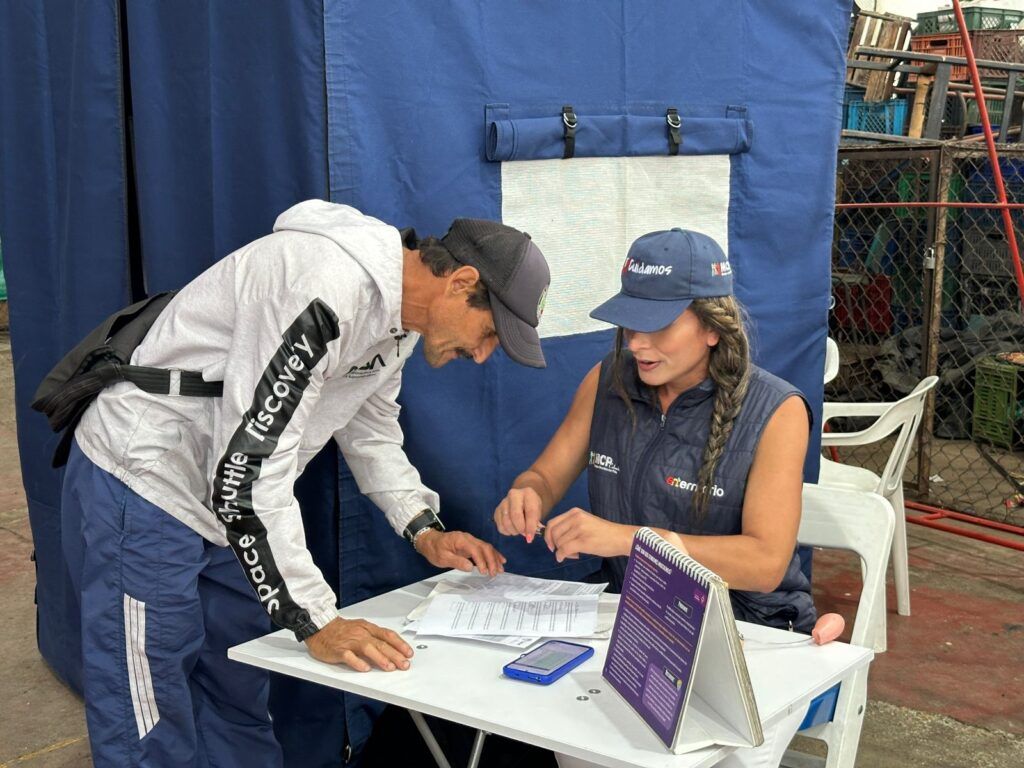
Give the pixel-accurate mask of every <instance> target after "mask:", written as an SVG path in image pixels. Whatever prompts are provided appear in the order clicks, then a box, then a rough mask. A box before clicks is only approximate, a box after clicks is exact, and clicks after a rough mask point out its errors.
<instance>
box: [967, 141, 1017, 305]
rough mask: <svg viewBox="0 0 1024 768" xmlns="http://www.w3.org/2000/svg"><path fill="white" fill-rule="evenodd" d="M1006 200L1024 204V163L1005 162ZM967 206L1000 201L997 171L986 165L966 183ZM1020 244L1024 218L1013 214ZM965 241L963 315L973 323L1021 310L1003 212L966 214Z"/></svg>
mask: <svg viewBox="0 0 1024 768" xmlns="http://www.w3.org/2000/svg"><path fill="white" fill-rule="evenodd" d="M999 170H1000V172H1001V173H1002V176H1003V185H1004V186H1005V188H1006V197H1007V200H1009V201H1010V202H1024V161H1021V160H1019V159H1011V158H1003V159H1000V161H999ZM964 200H965V201H967V202H978V203H992V202H995V201H996V192H995V179H994V178H993V175H992V168H991V167H990V166H989V165H988V164H985V165H983V166H979V167H977V168H975V169H974V171H972V172H971V173H970V174H969V175H968V176H967V179H966V180H965V188H964ZM1010 216H1011V219H1012V220H1013V223H1014V228H1015V230H1016V232H1017V238H1018V241H1019V242H1022V243H1024V238H1022V237H1021V235H1022V233H1024V212H1022V211H1020V210H1013V211H1011V212H1010ZM961 225H962V227H963V237H962V242H961V248H960V260H961V272H962V274H961V291H962V300H963V302H962V303H963V314H964V316H965V317H966V318H968V320H969V321H970V319H971V318H973V317H976V316H990V315H993V314H996V313H997V312H1001V311H1007V310H1010V311H1015V310H1018V309H1019V307H1020V302H1019V300H1018V296H1017V282H1016V278H1015V275H1014V270H1013V264H1012V261H1011V257H1010V251H1009V246H1008V244H1007V241H1006V235H1005V227H1004V224H1003V215H1002V212H1001V211H999V210H998V209H994V208H968V209H966V210H965V211H964V212H963V220H962V223H961Z"/></svg>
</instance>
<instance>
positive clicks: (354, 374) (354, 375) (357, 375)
mask: <svg viewBox="0 0 1024 768" xmlns="http://www.w3.org/2000/svg"><path fill="white" fill-rule="evenodd" d="M386 365H387V363H385V362H384V357H383V356H381V355H374V356H373V358H372V359H371V360H370V361H369V362H366V363H363V364H362V365H353V366H352V367H351V368H349V369H348V373H346V374H345V378H346V379H365V378H366V377H367V376H376V375H377V374H378V373H380V368H384V367H385V366H386ZM378 366H379V367H378Z"/></svg>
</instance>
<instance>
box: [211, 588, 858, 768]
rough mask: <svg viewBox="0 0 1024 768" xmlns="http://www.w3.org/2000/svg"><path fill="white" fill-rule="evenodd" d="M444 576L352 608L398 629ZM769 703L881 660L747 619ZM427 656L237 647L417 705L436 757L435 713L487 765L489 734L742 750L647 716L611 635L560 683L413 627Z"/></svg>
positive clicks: (654, 751) (613, 749)
mask: <svg viewBox="0 0 1024 768" xmlns="http://www.w3.org/2000/svg"><path fill="white" fill-rule="evenodd" d="M435 581H436V577H435V578H433V579H427V580H424V581H421V582H417V583H415V584H410V585H409V586H407V587H402V588H400V589H396V590H394V591H392V592H388V593H386V594H383V595H378V596H377V597H374V598H371V599H370V600H364V601H363V602H361V603H356V604H355V605H351V606H349V607H348V608H346V609H345V610H344V611H343V614H344V615H345V617H346V618H362V619H366V620H367V621H372V622H373V623H375V624H379V625H381V626H384V627H388V628H390V629H393V630H395V631H399V632H400V631H401V629H402V623H403V619H404V618H405V616H406V615H408V613H409V612H410V611H411V610H412V609H413V608H415V607H416V606H417V605H418V604H419V603H420V601H421V600H423V598H424V597H426V596H427V594H428V593H429V592H430V590H431V589H432V587H433V584H434V582H435ZM738 625H739V629H740V632H741V633H742V634H743V635H744V637H745V638H746V642H745V645H744V652H745V654H746V658H747V666H748V668H749V671H750V678H751V683H752V685H753V688H754V695H755V698H756V699H757V706H758V710H759V712H760V715H761V719H762V721H763V723H764V725H765V726H766V727H768V726H771V725H772V724H774V723H776V722H778V721H779V720H780V719H782V718H783V717H785V716H786V715H787V714H789V713H790V712H793V711H795V710H796V709H798V708H805V707H806V706H807V705H808V703H809V702H810V701H811V700H812V699H813V698H814V697H815V696H817V695H819V694H821V693H823V692H824V691H827V690H828V689H829V688H831V687H832V686H834V685H835V684H836V683H838V682H840V681H841V680H843V679H844V678H847V677H848V676H850V675H851V674H852V673H853V672H855V671H856V670H858V669H860V668H861V667H864V666H866V665H867V664H868V663H870V661H871V659H872V657H873V655H874V654H873V652H872V651H871V650H869V649H867V648H860V647H857V646H851V645H847V644H845V643H839V642H833V643H830V644H828V645H825V646H820V647H819V646H814V645H809V644H800V645H777V646H772V645H769V644H767V643H771V642H773V641H774V642H776V643H778V642H787V641H791V640H793V639H794V635H793V634H792V633H789V632H783V631H780V630H775V629H769V628H767V627H761V626H757V625H754V624H747V623H744V622H739V623H738ZM403 637H404V639H406V640H407V641H408V642H409V643H410V644H411V645H412V646H413V648H414V650H415V652H416V655H415V657H414V658H413V659H412V666H411V668H410V669H409V670H408V671H405V672H401V671H395V672H381V671H378V670H374V671H372V672H355V671H353V670H350V669H348V668H347V667H342V666H335V665H331V664H324V663H322V662H319V661H316V660H315V659H313V658H312V657H311V656H310V655H309V653H308V652H307V651H306V648H305V646H304V645H303V644H302V643H299V642H297V641H296V640H295V638H294V636H293V635H292V634H291V633H290V632H287V631H284V630H282V631H280V632H275V633H273V634H269V635H266V636H264V637H261V638H257V639H256V640H252V641H250V642H248V643H243V644H242V645H238V646H235V647H234V648H231V649H230V650H229V651H228V657H229V658H231V659H234V660H236V661H240V662H243V663H246V664H252V665H254V666H257V667H263V668H264V669H268V670H271V671H273V672H279V673H281V674H285V675H290V676H292V677H297V678H300V679H302V680H309V681H311V682H314V683H320V684H322V685H327V686H330V687H332V688H338V689H340V690H343V691H349V692H351V693H357V694H360V695H362V696H368V697H370V698H373V699H377V700H379V701H384V702H387V703H389V704H395V705H398V706H400V707H405V708H406V709H407V710H409V712H410V714H412V715H413V719H414V721H416V725H417V727H418V728H419V729H420V732H421V733H422V734H423V736H424V738H425V739H426V741H427V744H428V746H429V747H430V749H431V753H432V754H433V755H434V758H435V759H436V760H438V763H439V765H441V766H442V767H444V766H447V761H446V760H445V758H444V755H443V754H442V753H441V750H440V748H439V747H438V745H437V742H436V741H435V740H434V738H433V735H432V734H431V733H430V731H429V728H428V727H427V725H426V721H425V720H424V719H423V717H422V716H423V715H424V714H426V715H433V716H435V717H440V718H444V719H446V720H451V721H454V722H456V723H461V724H463V725H468V726H470V727H473V728H476V729H477V730H478V732H479V733H478V736H477V739H476V742H475V744H474V747H473V751H472V755H471V758H470V766H471V768H475V766H476V762H477V761H478V760H479V756H480V752H481V750H482V748H483V741H484V737H485V736H486V735H487V734H491V733H493V734H498V735H501V736H506V737H508V738H511V739H517V740H519V741H524V742H528V743H530V744H535V745H537V746H540V747H545V748H547V749H551V750H553V751H555V752H559V753H563V754H567V755H571V756H573V757H578V758H581V759H583V760H589V761H592V762H594V763H597V764H598V765H602V766H608V767H609V768H626V767H627V766H628V767H630V768H632V767H634V766H643V767H644V768H663V767H664V768H704V766H711V765H714V764H715V763H717V762H718V761H719V760H721V759H722V758H723V757H725V756H726V755H728V754H729V753H730V752H732V751H733V748H732V747H709V748H706V749H701V750H698V751H695V752H690V753H687V754H683V755H673V754H671V753H670V752H668V750H667V749H666V748H665V746H664V745H663V744H662V743H661V741H659V740H658V738H657V737H656V736H655V735H654V733H653V732H652V731H651V730H649V729H648V727H647V725H646V724H645V723H644V722H643V721H642V720H641V719H640V717H639V716H638V715H637V714H636V713H635V712H634V711H633V710H632V709H630V707H629V706H628V705H627V704H626V702H625V701H624V700H623V699H621V698H620V697H619V695H618V694H617V693H616V692H615V691H614V690H613V689H612V687H611V686H610V685H609V684H608V683H607V681H605V680H604V678H602V677H601V668H602V667H603V665H604V658H605V653H606V652H607V649H608V641H607V640H585V641H582V642H586V643H588V644H591V645H593V646H594V649H595V653H594V656H593V658H591V659H590V660H588V661H586V662H585V663H583V664H582V665H581V666H579V667H577V668H576V669H575V670H573V671H572V672H570V673H569V674H568V675H566V676H565V677H563V678H562V679H560V680H558V681H557V682H555V683H553V684H552V685H550V686H541V685H532V684H530V683H524V682H520V681H516V680H511V679H509V678H506V677H504V676H503V675H502V674H501V668H502V666H503V665H504V664H506V663H507V662H509V661H511V660H512V659H514V658H515V657H516V656H518V655H519V653H520V651H517V650H516V649H514V648H509V647H504V646H498V645H494V644H491V643H481V642H476V641H472V640H458V639H449V638H439V637H430V638H415V639H412V638H411V636H410V635H403Z"/></svg>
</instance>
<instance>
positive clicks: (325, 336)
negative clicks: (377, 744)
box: [212, 299, 341, 640]
mask: <svg viewBox="0 0 1024 768" xmlns="http://www.w3.org/2000/svg"><path fill="white" fill-rule="evenodd" d="M340 334H341V330H340V328H339V324H338V317H337V315H335V314H334V312H333V311H332V310H331V308H330V307H328V306H327V305H326V304H325V303H324V302H322V301H321V300H320V299H315V300H314V301H313V302H312V303H311V304H310V305H309V306H308V307H306V309H304V310H303V311H302V313H301V314H299V316H298V317H296V318H295V320H294V322H292V324H291V325H290V326H289V327H288V328H287V329H286V330H285V332H284V333H283V334H282V343H281V346H280V347H278V348H277V351H276V352H275V353H274V356H273V357H272V358H271V359H270V363H269V364H268V365H267V367H266V369H265V370H264V371H263V375H262V376H261V377H260V380H259V382H258V383H257V385H256V391H255V392H254V394H253V399H252V403H251V405H250V406H249V409H248V410H247V411H246V412H245V413H243V414H242V420H241V423H240V424H239V425H238V428H237V429H236V430H235V432H234V434H233V435H232V436H231V439H230V440H229V441H228V444H227V447H226V448H225V450H224V455H223V456H222V457H221V459H220V461H219V462H218V463H217V468H216V475H215V476H214V479H213V496H212V506H213V511H214V512H215V513H216V515H217V516H218V517H219V518H220V520H221V521H222V522H223V523H224V525H225V526H226V527H227V537H228V542H229V543H230V544H231V548H232V549H233V550H234V552H235V555H237V557H238V559H239V561H240V562H241V563H242V569H243V570H244V571H245V575H246V578H247V579H248V580H249V583H250V584H251V585H252V588H253V589H254V590H255V591H256V595H257V597H258V598H259V600H260V602H261V603H262V604H263V607H264V608H266V610H267V612H268V613H269V614H270V618H271V619H272V620H273V621H274V623H275V624H277V625H278V626H280V627H284V628H286V629H290V630H292V631H293V632H295V634H296V636H297V637H298V638H299V639H300V640H304V639H305V638H306V637H309V636H310V635H312V634H313V633H314V632H316V631H317V627H316V626H314V625H313V624H312V622H311V620H310V617H309V613H308V612H307V611H306V610H305V609H303V608H301V607H300V606H299V605H297V604H296V603H295V601H294V600H293V599H292V597H291V595H290V594H289V592H288V587H287V585H285V583H284V579H283V578H282V577H281V573H280V571H279V570H278V568H277V564H276V563H275V562H274V555H273V553H272V552H271V550H270V546H269V543H268V541H267V529H266V527H265V526H264V525H263V523H262V521H260V519H259V518H258V517H257V516H256V512H255V510H254V509H253V503H252V487H253V483H255V482H256V480H257V478H259V476H260V472H261V471H262V468H263V461H264V460H265V459H267V458H269V457H270V456H271V455H272V454H273V453H274V450H275V449H276V448H277V444H278V441H279V440H280V439H281V434H282V433H283V432H284V430H285V427H287V426H288V422H290V421H291V419H292V416H294V414H295V410H296V409H297V408H298V407H299V403H300V401H301V400H302V395H303V393H304V392H305V391H306V388H307V387H308V386H309V381H310V377H311V375H312V369H313V368H314V367H316V365H317V364H318V363H319V362H320V361H321V360H322V359H323V358H324V355H326V354H327V345H328V343H330V342H331V341H334V340H335V339H337V338H338V336H339V335H340Z"/></svg>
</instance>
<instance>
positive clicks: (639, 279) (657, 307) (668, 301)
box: [590, 228, 733, 333]
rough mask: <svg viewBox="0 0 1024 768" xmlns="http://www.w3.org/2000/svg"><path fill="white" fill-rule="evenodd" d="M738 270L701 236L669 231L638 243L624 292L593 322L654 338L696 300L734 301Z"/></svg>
mask: <svg viewBox="0 0 1024 768" xmlns="http://www.w3.org/2000/svg"><path fill="white" fill-rule="evenodd" d="M732 291H733V286H732V267H731V266H730V265H729V258H728V257H727V256H726V255H725V253H724V252H723V251H722V247H721V246H720V245H719V244H718V243H717V242H716V241H715V240H714V239H712V238H710V237H708V236H707V235H705V234H703V233H701V232H694V231H692V230H686V229H679V228H676V229H669V230H666V231H662V232H651V233H650V234H647V235H644V236H643V237H640V238H637V240H636V241H635V242H634V243H633V245H631V246H630V248H629V254H628V255H627V256H626V261H625V262H624V263H623V265H622V290H621V291H619V292H618V293H617V294H616V295H614V296H612V297H611V298H610V299H608V301H606V302H605V303H604V304H602V305H601V306H599V307H598V308H597V309H595V310H594V311H593V312H591V313H590V316H591V317H592V318H594V319H595V320H604V321H605V322H606V323H611V324H612V325H617V326H619V327H621V328H628V329H629V330H631V331H640V332H641V333H653V332H654V331H660V330H661V329H662V328H665V327H666V326H669V325H671V324H672V323H673V322H674V321H675V319H676V318H677V317H679V315H681V314H682V313H683V312H685V311H686V308H687V307H689V306H690V304H691V303H693V300H694V299H701V298H714V297H716V296H731V295H732Z"/></svg>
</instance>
